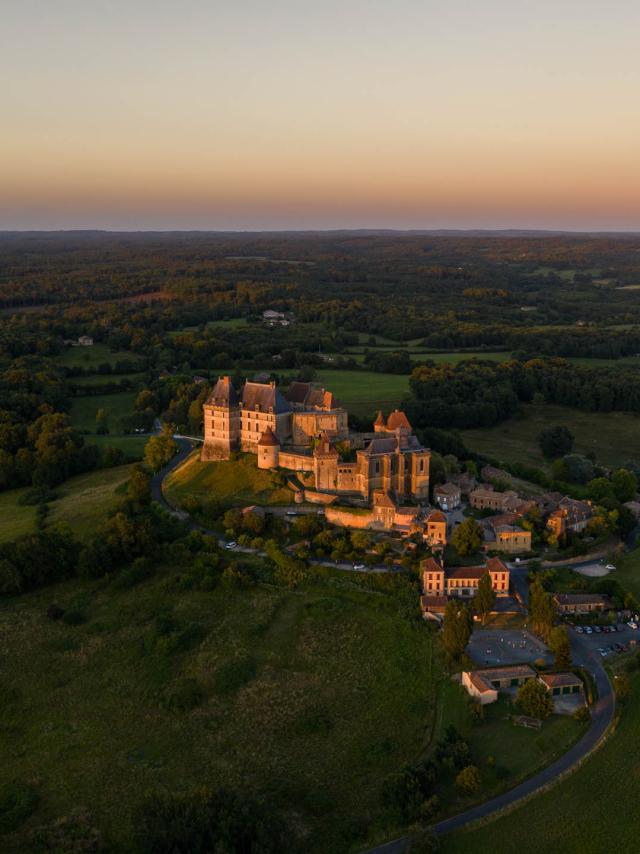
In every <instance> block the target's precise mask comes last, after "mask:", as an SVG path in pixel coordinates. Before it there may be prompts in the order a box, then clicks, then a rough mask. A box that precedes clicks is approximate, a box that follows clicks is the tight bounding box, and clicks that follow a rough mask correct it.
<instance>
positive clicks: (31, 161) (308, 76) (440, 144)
mask: <svg viewBox="0 0 640 854" xmlns="http://www.w3.org/2000/svg"><path fill="white" fill-rule="evenodd" d="M639 34H640V3H638V2H636V1H635V0H634V2H629V0H616V2H615V3H611V4H606V3H603V2H601V0H600V2H593V0H582V2H574V0H555V2H549V0H538V2H526V0H511V2H506V0H485V2H483V3H479V2H470V0H453V2H448V3H442V2H438V3H436V2H431V0H422V2H418V0H396V2H394V3H382V2H378V0H367V2H359V0H355V2H349V0H343V2H335V0H324V2H321V3H318V2H313V3H312V2H307V0H297V2H292V0H271V2H268V3H267V2H256V0H236V2H234V3H231V2H216V0H209V2H200V0H198V1H197V2H196V1H195V0H184V2H179V3H178V2H175V1H174V2H165V0H156V2H151V0H138V2H136V1H135V0H133V2H127V3H125V2H120V0H113V2H110V1H109V0H89V2H87V0H84V2H79V0H56V2H41V0H20V2H18V0H5V3H3V11H2V24H1V26H0V67H1V68H2V71H3V87H2V93H1V94H0V101H1V102H2V111H1V113H0V115H1V133H0V229H31V228H44V229H55V228H113V229H155V228H157V229H173V228H176V229H185V228H201V229H281V228H343V227H369V228H375V227H380V228H443V227H446V228H475V227H485V228H502V227H506V228H508V227H526V228H566V229H576V230H579V229H592V230H593V229H616V230H617V229H624V230H640V51H639V50H638V46H637V45H638V36H639Z"/></svg>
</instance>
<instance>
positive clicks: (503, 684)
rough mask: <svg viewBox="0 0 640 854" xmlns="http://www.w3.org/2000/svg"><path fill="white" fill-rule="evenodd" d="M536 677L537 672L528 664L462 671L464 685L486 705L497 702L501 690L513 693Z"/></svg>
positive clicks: (471, 694)
mask: <svg viewBox="0 0 640 854" xmlns="http://www.w3.org/2000/svg"><path fill="white" fill-rule="evenodd" d="M535 678H536V672H535V670H534V669H533V668H532V667H529V665H528V664H514V665H511V666H508V667H491V668H486V669H484V670H465V671H463V673H462V685H463V687H464V688H465V689H466V691H467V693H468V694H469V695H470V696H471V697H474V698H475V699H477V700H478V701H479V702H480V704H481V705H483V706H486V705H488V704H489V703H495V701H496V700H497V699H498V693H499V692H503V693H504V692H506V693H511V692H512V691H513V690H514V689H516V688H519V687H520V686H521V685H524V683H525V682H528V681H529V680H530V679H535Z"/></svg>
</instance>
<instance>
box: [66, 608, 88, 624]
mask: <svg viewBox="0 0 640 854" xmlns="http://www.w3.org/2000/svg"><path fill="white" fill-rule="evenodd" d="M62 622H63V623H64V624H65V625H66V626H81V625H82V624H83V623H86V622H87V618H86V616H85V615H84V614H83V613H82V611H77V610H72V611H65V613H64V614H63V615H62Z"/></svg>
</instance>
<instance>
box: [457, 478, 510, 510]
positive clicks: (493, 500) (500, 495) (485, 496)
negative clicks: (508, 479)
mask: <svg viewBox="0 0 640 854" xmlns="http://www.w3.org/2000/svg"><path fill="white" fill-rule="evenodd" d="M514 502H515V503H517V504H519V502H520V497H519V496H518V493H517V492H514V491H513V490H511V489H509V490H507V491H506V492H498V491H497V490H495V489H494V488H493V486H490V485H487V484H482V485H481V486H477V487H476V488H475V489H473V490H472V491H471V492H470V493H469V504H470V505H471V506H472V507H473V508H474V509H475V510H495V511H496V512H498V513H506V512H507V511H508V510H513V503H514Z"/></svg>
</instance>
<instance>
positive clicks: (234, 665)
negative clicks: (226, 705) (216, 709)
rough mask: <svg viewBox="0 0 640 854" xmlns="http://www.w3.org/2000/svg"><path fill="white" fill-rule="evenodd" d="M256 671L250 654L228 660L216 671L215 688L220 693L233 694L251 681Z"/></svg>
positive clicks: (254, 662) (256, 668) (255, 665)
mask: <svg viewBox="0 0 640 854" xmlns="http://www.w3.org/2000/svg"><path fill="white" fill-rule="evenodd" d="M257 672H258V666H257V663H256V661H255V659H254V658H253V657H251V656H246V657H245V658H239V659H236V660H235V661H229V662H227V663H226V664H223V665H222V667H221V668H220V669H219V670H218V672H217V673H216V675H215V679H214V685H215V689H216V691H218V693H220V694H233V693H235V692H236V691H239V690H240V688H244V686H245V685H247V684H248V683H249V682H251V680H252V679H254V678H255V676H256V673H257Z"/></svg>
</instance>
